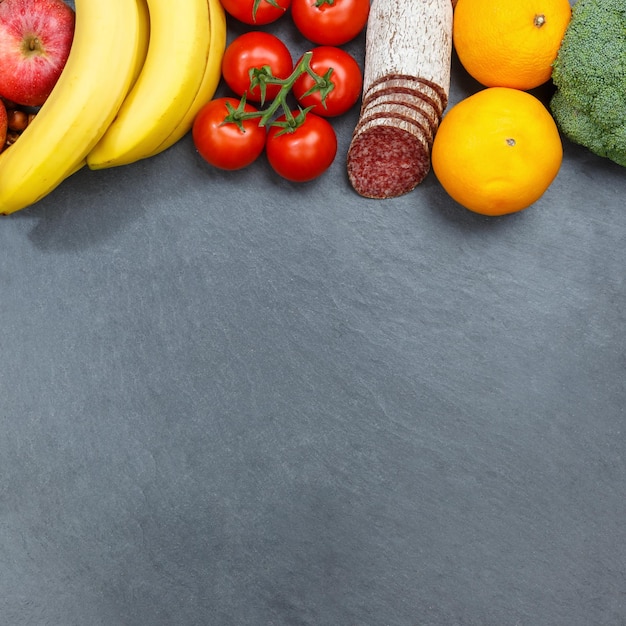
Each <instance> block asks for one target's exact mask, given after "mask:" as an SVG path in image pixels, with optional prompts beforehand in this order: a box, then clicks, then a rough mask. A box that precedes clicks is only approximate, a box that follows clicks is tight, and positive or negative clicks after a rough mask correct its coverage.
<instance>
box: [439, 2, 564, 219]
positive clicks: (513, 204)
mask: <svg viewBox="0 0 626 626" xmlns="http://www.w3.org/2000/svg"><path fill="white" fill-rule="evenodd" d="M461 1H462V0H461ZM431 158H432V167H433V172H434V173H435V176H436V177H437V179H438V180H439V182H440V183H441V186H442V187H443V188H444V189H445V190H446V191H447V192H448V194H449V195H450V196H451V197H452V198H453V199H454V200H456V201H457V202H458V203H459V204H461V205H463V206H464V207H466V208H467V209H469V210H471V211H474V212H476V213H481V214H483V215H504V214H506V213H514V212H515V211H521V210H522V209H525V208H526V207H528V206H530V205H531V204H533V203H534V202H536V201H537V200H538V199H539V198H540V197H541V196H542V195H543V193H544V192H545V191H546V189H547V188H548V187H549V186H550V184H551V183H552V181H553V180H554V178H555V177H556V175H557V174H558V172H559V169H560V167H561V162H562V160H563V146H562V143H561V137H560V135H559V131H558V129H557V126H556V124H555V122H554V119H553V117H552V116H551V115H550V112H549V111H548V109H547V108H546V107H545V106H544V105H543V104H542V103H541V101H540V100H538V99H537V98H536V97H535V96H533V95H531V94H529V93H528V92H526V91H521V90H519V89H510V88H508V87H489V88H487V89H483V90H482V91H479V92H477V93H475V94H473V95H471V96H469V97H468V98H465V99H464V100H461V101H460V102H458V103H457V104H455V105H454V106H453V107H452V108H451V109H450V110H449V111H448V112H447V113H446V115H445V116H444V118H443V120H442V121H441V124H440V126H439V129H438V131H437V134H436V135H435V139H434V142H433V148H432V154H431Z"/></svg>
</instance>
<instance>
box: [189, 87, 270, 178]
mask: <svg viewBox="0 0 626 626" xmlns="http://www.w3.org/2000/svg"><path fill="white" fill-rule="evenodd" d="M227 102H228V103H230V104H231V105H232V107H233V108H234V109H237V107H238V106H239V100H236V99H235V98H216V99H215V100H210V101H209V102H207V103H206V104H205V105H204V106H203V107H202V109H200V112H199V113H198V115H197V116H196V119H195V120H194V123H193V127H192V129H191V134H192V137H193V143H194V145H195V146H196V149H197V150H198V152H199V153H200V156H202V158H203V159H205V160H206V161H207V162H208V163H210V164H211V165H213V166H215V167H218V168H220V169H223V170H239V169H241V168H243V167H246V166H247V165H250V163H252V162H253V161H254V160H256V159H257V158H258V156H259V155H260V154H261V152H263V148H264V147H265V137H266V134H267V133H266V130H265V128H263V127H261V126H259V120H258V118H253V119H248V120H242V122H241V123H242V125H243V130H241V129H240V128H239V126H238V125H237V124H236V123H234V122H227V123H226V124H224V123H223V122H224V119H225V118H226V116H227V115H228V109H227V108H226V103H227ZM256 110H257V109H256V108H255V107H253V106H252V105H251V104H248V103H246V105H245V107H244V111H245V112H246V113H250V112H255V111H256Z"/></svg>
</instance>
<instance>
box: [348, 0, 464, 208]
mask: <svg viewBox="0 0 626 626" xmlns="http://www.w3.org/2000/svg"><path fill="white" fill-rule="evenodd" d="M365 46H366V48H365V67H364V72H363V97H362V100H361V110H360V114H359V121H358V123H357V125H356V127H355V129H354V133H353V135H352V140H351V143H350V147H349V149H348V156H347V170H348V178H349V179H350V183H351V184H352V186H353V187H354V189H355V190H356V191H357V192H358V193H359V194H361V195H362V196H365V197H369V198H392V197H395V196H399V195H402V194H404V193H407V192H409V191H411V190H412V189H414V188H415V187H416V186H417V185H418V184H419V183H420V182H422V180H423V179H424V178H425V177H426V175H427V174H428V172H429V170H430V150H431V147H432V142H433V139H434V136H435V133H436V132H437V128H438V126H439V122H440V121H441V117H442V115H443V111H444V109H445V108H446V106H447V104H448V94H449V90H450V62H451V54H452V3H451V2H450V0H372V4H371V7H370V16H369V20H368V25H367V32H366V44H365Z"/></svg>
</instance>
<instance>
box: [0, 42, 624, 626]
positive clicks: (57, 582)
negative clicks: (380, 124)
mask: <svg viewBox="0 0 626 626" xmlns="http://www.w3.org/2000/svg"><path fill="white" fill-rule="evenodd" d="M233 34H234V33H233V32H231V36H232V35H233ZM362 44H363V41H362V39H359V40H358V41H356V42H354V43H353V44H351V45H350V46H348V49H349V50H351V51H352V52H354V53H355V54H356V55H357V56H359V55H362ZM290 45H291V46H292V49H293V50H294V51H295V52H294V54H296V53H297V52H301V51H303V49H304V48H303V46H304V44H303V42H301V41H298V40H296V39H295V38H293V39H292V40H290ZM454 72H455V82H454V85H453V94H452V100H453V102H454V101H456V100H458V99H460V98H461V97H463V96H465V95H468V94H469V93H471V92H472V91H473V90H474V89H475V88H476V86H475V85H474V84H473V83H472V82H471V81H470V80H469V79H467V77H465V76H464V75H463V74H462V71H461V70H460V68H459V67H458V65H457V64H456V61H455V69H454ZM355 120H356V111H355V112H353V113H351V114H348V115H347V116H345V117H344V118H342V119H341V120H338V121H337V123H336V127H337V129H338V132H339V141H340V152H339V156H338V159H337V161H336V163H335V165H334V166H333V168H332V169H331V171H329V172H328V173H327V174H326V175H325V176H324V177H323V178H321V179H319V180H317V181H315V182H312V183H309V184H305V185H292V184H290V183H287V182H285V181H281V180H278V179H277V178H276V177H274V176H273V175H272V174H271V173H270V170H269V168H268V166H267V165H266V164H265V162H261V163H258V164H256V165H254V166H252V167H251V168H249V169H248V170H246V171H244V172H240V173H233V174H227V173H221V172H217V171H215V170H212V169H211V168H210V167H208V166H206V165H205V164H204V163H203V162H202V161H201V160H200V158H199V157H198V156H197V155H196V153H195V152H194V150H193V146H192V143H191V141H190V139H189V138H186V139H184V140H183V141H181V142H180V143H179V144H178V145H176V146H175V147H174V148H172V149H171V150H169V151H168V152H166V153H165V154H162V155H160V156H158V157H155V158H153V159H150V160H149V161H144V162H140V163H137V164H135V165H132V166H127V167H124V168H120V169H117V170H111V171H104V172H89V171H81V172H79V173H78V174H76V175H75V176H74V177H73V178H72V179H71V180H69V181H67V182H66V183H64V184H63V185H62V186H61V187H60V188H59V189H58V190H57V191H55V192H54V193H53V194H51V195H50V196H49V197H48V198H46V199H45V200H43V201H42V202H40V203H39V204H38V205H36V206H34V207H32V208H30V209H27V210H25V211H22V212H21V213H18V214H16V215H14V216H12V217H8V218H3V219H1V220H0V259H1V264H0V294H1V296H0V316H1V317H0V319H1V325H0V349H1V352H2V357H3V374H2V378H1V379H0V380H1V382H0V429H1V431H2V433H3V436H2V437H1V438H0V477H1V480H0V564H1V567H0V622H1V623H2V624H6V625H7V626H31V625H32V626H43V625H51V626H169V625H176V626H199V625H215V626H231V625H232V626H261V625H265V624H267V625H270V624H271V625H276V626H283V625H285V626H296V625H310V626H418V625H419V626H457V625H458V626H590V625H606V626H618V625H624V624H626V565H625V563H626V531H625V526H624V524H625V521H624V520H625V519H626V453H625V450H624V448H625V443H626V435H625V427H624V421H625V418H626V410H625V401H626V384H625V383H626V377H625V373H626V356H625V348H626V340H625V338H624V330H625V318H626V314H625V311H626V285H625V282H624V268H625V266H626V209H625V207H624V197H625V196H626V175H625V171H624V169H623V168H620V167H618V166H616V165H613V164H611V163H610V162H608V161H606V160H602V159H600V158H597V157H595V156H593V155H591V154H589V153H588V152H587V151H586V150H584V149H582V148H580V147H576V146H573V145H571V144H567V143H566V144H565V150H566V156H565V161H564V164H563V167H562V170H561V172H560V174H559V176H558V178H557V179H556V181H555V182H554V184H553V185H552V187H551V188H550V189H549V190H548V192H547V193H546V194H545V196H544V197H543V198H542V199H541V200H540V201H539V202H538V203H537V204H536V205H534V206H533V207H531V208H529V209H528V210H527V211H525V212H523V213H520V214H517V215H514V216H509V217H505V218H496V219H489V218H483V217H480V216H477V215H474V214H471V213H469V212H468V211H465V210H464V209H462V208H460V207H459V206H458V205H456V204H454V203H453V202H452V201H451V200H450V199H449V198H448V197H447V196H446V195H445V194H444V193H443V191H442V190H441V188H440V187H439V185H438V183H437V181H436V179H435V178H434V176H433V175H432V174H431V175H429V177H428V178H427V180H426V181H425V182H424V183H423V184H422V185H421V187H420V188H418V189H417V190H416V191H415V192H413V193H411V194H409V195H407V196H404V197H402V198H398V199H395V200H390V201H368V200H365V199H362V198H360V197H358V196H357V195H356V194H355V193H354V192H353V191H352V189H351V188H350V186H349V184H348V182H347V180H346V175H345V168H344V158H345V152H346V150H347V146H348V143H349V138H350V133H351V131H352V128H353V127H354V123H355Z"/></svg>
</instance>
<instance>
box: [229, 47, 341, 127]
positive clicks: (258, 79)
mask: <svg viewBox="0 0 626 626" xmlns="http://www.w3.org/2000/svg"><path fill="white" fill-rule="evenodd" d="M312 56H313V53H312V52H311V51H309V52H306V53H305V54H304V55H303V56H302V58H301V59H300V61H299V62H298V64H297V65H296V67H295V68H294V69H293V71H292V72H291V74H290V75H289V76H288V77H287V78H284V79H281V78H276V77H275V76H272V72H271V70H270V68H269V67H268V66H264V67H262V68H259V69H252V70H251V71H250V86H251V87H256V86H258V87H259V91H260V92H261V106H263V104H264V103H265V94H266V91H267V86H268V85H280V90H279V92H278V94H277V95H276V97H275V98H274V99H273V100H272V102H271V103H270V104H269V106H268V107H267V108H266V109H262V110H260V111H250V112H246V111H244V107H245V102H246V96H245V94H244V96H243V97H242V98H241V101H240V102H239V106H238V107H237V108H236V109H235V108H234V107H232V106H228V115H227V117H226V119H225V120H224V122H225V123H228V122H232V123H234V124H237V125H238V126H239V128H240V129H243V121H244V120H250V119H257V118H258V120H259V126H266V125H267V124H268V123H270V122H271V120H272V118H273V117H274V115H275V114H276V112H277V111H278V110H279V109H282V112H283V114H284V115H285V121H284V122H281V123H277V122H275V123H274V124H272V125H276V126H281V127H282V128H283V130H282V131H281V132H293V131H294V130H295V129H296V128H298V126H301V125H302V123H303V122H304V118H305V117H306V113H307V112H308V111H309V110H310V109H311V107H308V108H307V109H299V110H300V113H299V114H298V115H297V116H296V117H294V116H293V114H292V113H291V107H290V106H289V103H288V102H287V96H288V95H289V93H290V92H291V90H292V89H293V86H294V84H295V83H296V81H297V80H298V78H300V76H302V75H303V74H308V75H309V76H310V77H311V78H312V79H313V80H314V81H315V84H314V85H313V87H311V89H309V90H308V91H307V92H306V95H310V94H312V93H314V92H316V91H319V92H320V94H321V98H322V104H324V105H325V101H326V96H327V95H328V94H329V93H330V92H331V91H332V90H333V89H334V87H335V85H334V83H333V82H332V81H331V80H330V76H331V74H332V71H333V70H332V68H330V69H329V70H328V71H327V72H326V74H324V76H320V75H319V74H317V73H316V72H315V71H314V70H313V68H312V67H311V57H312Z"/></svg>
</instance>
